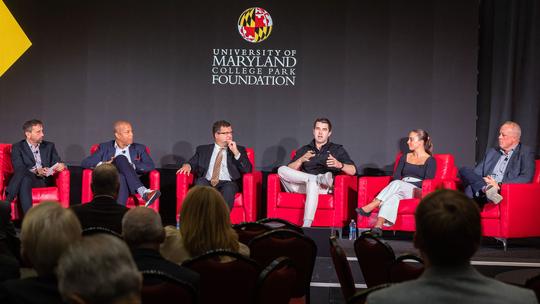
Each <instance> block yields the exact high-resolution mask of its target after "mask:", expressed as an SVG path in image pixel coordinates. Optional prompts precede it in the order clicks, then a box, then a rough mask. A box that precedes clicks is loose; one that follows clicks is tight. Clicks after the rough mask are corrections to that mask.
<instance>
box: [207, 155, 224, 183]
mask: <svg viewBox="0 0 540 304" xmlns="http://www.w3.org/2000/svg"><path fill="white" fill-rule="evenodd" d="M223 150H224V149H223V148H220V149H219V151H218V155H217V157H216V162H215V163H214V168H213V169H212V178H211V179H210V184H211V185H212V187H215V186H216V185H217V184H218V183H219V172H220V171H221V160H223V153H222V152H223Z"/></svg>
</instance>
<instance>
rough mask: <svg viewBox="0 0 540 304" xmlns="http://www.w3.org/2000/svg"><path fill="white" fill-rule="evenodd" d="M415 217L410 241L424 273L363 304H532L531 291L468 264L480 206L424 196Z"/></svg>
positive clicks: (455, 196) (443, 194) (446, 193)
mask: <svg viewBox="0 0 540 304" xmlns="http://www.w3.org/2000/svg"><path fill="white" fill-rule="evenodd" d="M415 219H416V233H415V237H414V245H415V247H416V248H418V249H419V250H420V253H421V254H422V258H423V259H424V261H425V267H426V269H425V271H424V273H423V274H422V275H421V276H420V278H418V279H416V280H412V281H407V282H404V283H400V284H396V285H394V286H391V287H388V288H385V289H382V290H379V291H375V292H373V293H372V294H371V295H369V296H368V299H367V302H368V303H370V304H378V303H475V304H476V303H479V304H483V303H485V304H488V303H489V304H497V303H501V304H502V303H504V304H511V303H521V304H524V303H531V304H532V303H537V301H536V296H535V294H534V292H533V291H532V290H527V289H524V288H519V287H516V286H512V285H508V284H505V283H502V282H499V281H497V280H495V279H492V278H488V277H485V276H484V275H482V274H480V273H479V272H478V271H477V270H476V269H475V268H474V267H472V266H471V264H470V259H471V257H472V256H473V255H474V253H475V252H476V250H477V249H478V246H479V244H480V239H481V231H482V229H481V225H480V210H479V209H478V206H477V205H476V204H474V203H473V202H472V200H471V199H469V198H468V197H467V196H465V195H464V194H463V193H460V192H457V191H451V190H439V191H436V192H434V193H431V194H429V195H428V196H426V197H425V198H424V199H423V200H422V202H421V203H420V204H419V205H418V207H417V208H416V213H415Z"/></svg>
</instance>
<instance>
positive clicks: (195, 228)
mask: <svg viewBox="0 0 540 304" xmlns="http://www.w3.org/2000/svg"><path fill="white" fill-rule="evenodd" d="M180 215H181V220H182V222H181V225H180V233H181V234H182V239H183V242H184V246H185V247H186V249H187V250H188V252H189V253H190V255H191V256H197V255H201V254H203V253H205V252H207V251H209V250H213V249H227V250H231V251H235V252H238V235H237V234H236V232H235V231H234V230H233V228H232V226H231V221H230V219H229V208H228V207H227V204H226V203H225V200H224V199H223V197H222V196H221V194H220V193H219V192H218V191H217V190H216V189H214V188H212V187H208V186H195V187H193V188H191V190H189V192H188V194H187V196H186V198H185V199H184V203H183V204H182V210H181V214H180Z"/></svg>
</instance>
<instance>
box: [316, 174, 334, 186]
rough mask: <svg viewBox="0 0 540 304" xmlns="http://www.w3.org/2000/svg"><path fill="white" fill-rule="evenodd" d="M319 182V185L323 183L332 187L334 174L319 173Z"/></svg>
mask: <svg viewBox="0 0 540 304" xmlns="http://www.w3.org/2000/svg"><path fill="white" fill-rule="evenodd" d="M317 183H318V184H319V185H323V186H326V187H328V188H330V187H332V185H333V184H334V175H332V172H326V173H325V174H319V175H317Z"/></svg>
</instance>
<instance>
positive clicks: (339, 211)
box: [334, 174, 358, 224]
mask: <svg viewBox="0 0 540 304" xmlns="http://www.w3.org/2000/svg"><path fill="white" fill-rule="evenodd" d="M357 179H358V178H357V177H356V176H351V175H345V174H342V175H337V176H336V177H335V179H334V210H335V216H336V218H337V219H338V220H339V221H340V222H341V223H342V224H345V223H347V221H348V220H349V219H350V218H351V216H352V211H353V209H354V206H355V202H356V193H357V190H358V183H357Z"/></svg>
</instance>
